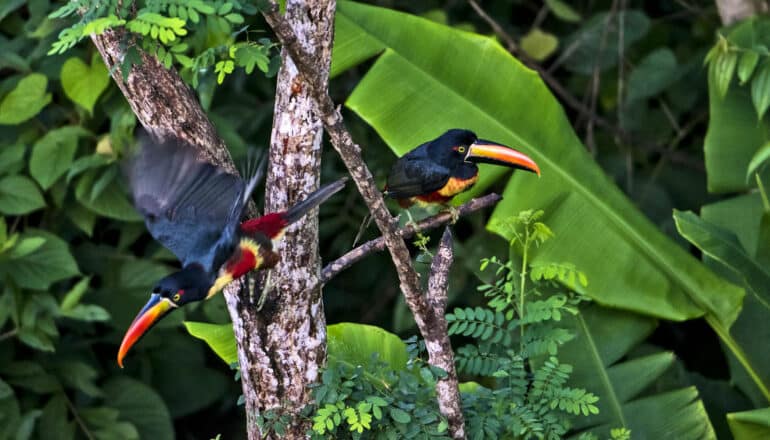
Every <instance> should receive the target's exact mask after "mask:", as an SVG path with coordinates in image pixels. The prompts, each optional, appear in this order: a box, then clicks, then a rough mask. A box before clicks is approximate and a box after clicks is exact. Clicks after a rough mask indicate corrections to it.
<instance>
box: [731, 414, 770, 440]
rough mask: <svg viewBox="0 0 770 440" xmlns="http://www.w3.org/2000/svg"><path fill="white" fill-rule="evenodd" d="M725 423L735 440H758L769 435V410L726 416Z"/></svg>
mask: <svg viewBox="0 0 770 440" xmlns="http://www.w3.org/2000/svg"><path fill="white" fill-rule="evenodd" d="M727 421H728V422H729V423H730V431H732V433H733V438H734V439H735V440H750V439H759V438H765V437H767V436H769V435H770V408H761V409H755V410H751V411H744V412H739V413H732V414H728V415H727Z"/></svg>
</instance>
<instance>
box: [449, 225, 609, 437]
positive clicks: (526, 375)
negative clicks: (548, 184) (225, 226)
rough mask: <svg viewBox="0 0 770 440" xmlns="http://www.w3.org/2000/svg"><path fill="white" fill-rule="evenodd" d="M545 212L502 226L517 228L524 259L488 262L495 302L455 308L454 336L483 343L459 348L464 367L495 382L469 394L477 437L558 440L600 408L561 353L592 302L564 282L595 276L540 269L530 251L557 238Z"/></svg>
mask: <svg viewBox="0 0 770 440" xmlns="http://www.w3.org/2000/svg"><path fill="white" fill-rule="evenodd" d="M542 217H543V212H542V211H523V212H521V213H519V214H518V215H517V216H515V217H511V218H510V219H507V220H506V221H505V222H504V225H502V227H504V228H506V229H507V230H508V231H509V232H510V233H511V236H512V238H511V240H510V241H509V246H510V248H511V251H513V250H515V249H518V250H519V254H520V255H522V258H521V261H519V260H517V259H514V258H510V259H509V260H507V261H501V260H500V259H498V258H496V257H493V258H488V259H483V260H482V262H481V270H482V271H488V270H492V271H493V273H494V279H493V282H492V283H488V284H483V285H481V286H479V287H478V290H479V291H480V292H483V293H484V296H485V297H486V298H487V300H488V303H487V305H488V307H487V308H483V307H476V308H465V309H463V308H456V309H455V310H454V312H453V313H450V314H447V322H448V323H449V334H450V335H462V336H467V337H470V338H472V339H475V340H476V341H477V344H471V345H466V346H463V347H460V348H459V349H458V350H457V353H456V355H455V359H456V362H457V368H458V371H459V372H464V373H467V374H472V375H474V376H486V377H488V378H489V380H492V381H493V383H494V386H493V387H492V388H491V389H488V388H485V387H475V389H473V390H472V391H470V392H468V393H466V394H465V395H464V401H463V403H464V411H465V412H466V414H467V416H466V423H467V425H468V432H469V434H470V436H471V437H472V438H481V437H483V438H509V437H512V438H548V439H558V438H562V437H563V436H564V435H566V433H567V432H568V430H569V427H570V426H571V417H570V416H581V415H582V416H588V415H591V414H598V413H599V408H598V407H597V406H596V403H597V401H598V400H599V399H598V397H597V396H596V395H594V394H592V393H590V392H587V391H586V390H585V389H582V388H572V387H569V386H567V382H568V381H569V379H570V376H571V373H572V370H573V367H572V365H569V364H566V363H563V362H561V361H560V359H559V349H560V347H561V346H563V345H564V344H565V343H567V342H568V341H570V340H571V339H573V338H574V333H572V332H570V331H568V330H567V329H566V328H564V327H563V326H562V318H563V316H565V315H576V314H577V313H578V308H577V306H578V304H579V303H580V302H582V301H584V300H585V298H584V297H582V296H581V295H580V294H578V293H576V292H575V291H573V290H566V291H563V290H562V288H561V286H562V284H559V282H561V281H562V280H564V281H567V282H569V281H571V282H572V284H573V285H574V284H575V280H580V281H579V282H580V285H581V286H582V287H585V286H587V284H588V282H587V279H586V277H585V275H584V274H582V273H581V272H580V271H578V270H576V269H575V268H574V266H572V265H569V264H549V265H542V266H540V267H539V268H538V269H537V270H536V271H533V270H532V268H531V266H530V262H529V260H528V255H530V254H531V251H532V250H533V249H534V248H536V247H538V246H541V245H542V244H543V243H545V242H546V241H547V240H548V239H550V238H552V237H553V236H554V234H553V232H552V231H551V229H550V228H548V226H546V225H545V224H544V223H542V222H540V221H539V219H540V218H542ZM511 256H513V253H511ZM528 275H529V277H528ZM528 278H529V280H528ZM528 282H529V283H531V285H528ZM567 284H568V283H565V284H564V285H567Z"/></svg>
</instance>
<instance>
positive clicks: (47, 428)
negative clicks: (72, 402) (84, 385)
mask: <svg viewBox="0 0 770 440" xmlns="http://www.w3.org/2000/svg"><path fill="white" fill-rule="evenodd" d="M64 399H65V398H64V396H63V395H62V394H60V393H57V394H55V395H54V396H53V397H51V399H49V400H48V403H46V404H45V406H44V407H43V414H42V415H41V416H40V424H39V426H38V433H39V434H40V437H41V438H45V439H51V440H72V439H74V438H75V421H74V420H73V421H70V420H69V409H68V408H67V403H66V401H65V400H64Z"/></svg>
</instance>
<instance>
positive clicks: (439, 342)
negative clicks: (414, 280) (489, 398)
mask: <svg viewBox="0 0 770 440" xmlns="http://www.w3.org/2000/svg"><path fill="white" fill-rule="evenodd" d="M453 260H454V255H453V253H452V233H451V232H450V231H449V227H448V226H447V227H445V228H444V234H443V235H442V236H441V242H440V243H439V246H438V250H437V251H436V256H435V257H433V263H432V264H431V266H430V273H431V275H430V278H429V279H428V290H427V292H426V296H427V297H428V303H429V304H430V306H431V308H432V309H433V314H434V315H435V316H436V325H435V326H434V327H433V328H431V331H429V332H428V334H426V335H424V336H425V348H426V350H427V351H428V356H429V357H430V360H431V361H430V362H431V364H433V365H435V366H436V367H439V368H441V369H443V370H444V371H446V373H447V375H446V377H444V378H443V379H440V380H439V381H438V382H437V383H436V394H437V395H438V404H439V409H440V411H441V414H443V415H444V417H446V418H447V422H448V423H449V432H451V433H452V437H453V438H456V439H461V438H465V421H464V419H463V412H462V406H461V404H460V391H459V389H458V387H457V372H456V371H455V365H454V353H453V352H452V344H451V342H450V341H449V334H448V332H447V322H446V318H444V313H445V311H446V306H447V287H448V286H449V269H450V268H451V267H452V261H453Z"/></svg>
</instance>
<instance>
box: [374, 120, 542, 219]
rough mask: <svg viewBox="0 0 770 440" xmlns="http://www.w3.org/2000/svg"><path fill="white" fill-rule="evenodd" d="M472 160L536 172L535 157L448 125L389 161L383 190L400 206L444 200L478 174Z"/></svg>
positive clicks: (538, 169) (443, 203)
mask: <svg viewBox="0 0 770 440" xmlns="http://www.w3.org/2000/svg"><path fill="white" fill-rule="evenodd" d="M476 163H491V164H495V165H504V166H507V167H511V168H519V169H522V170H526V171H531V172H533V173H537V175H538V176H539V175H540V168H539V167H538V166H537V164H536V163H535V161H533V160H532V159H530V158H529V156H527V155H525V154H524V153H520V152H518V151H516V150H514V149H512V148H510V147H507V146H505V145H502V144H500V143H498V142H492V141H487V140H484V139H479V138H478V137H476V134H475V133H473V132H472V131H469V130H460V129H452V130H449V131H447V132H446V133H444V134H442V135H441V136H439V137H437V138H436V139H433V140H432V141H428V142H426V143H424V144H422V145H420V146H418V147H417V148H415V149H413V150H412V151H410V152H408V153H406V154H405V155H403V156H402V157H401V158H400V159H398V160H397V161H396V163H394V164H393V167H392V168H391V169H390V174H389V175H388V180H387V184H386V186H385V194H386V195H387V196H389V197H391V198H394V199H396V200H397V201H398V204H399V205H401V207H403V208H407V207H409V206H411V205H412V204H413V203H417V204H420V205H431V204H441V205H445V204H447V203H448V202H449V201H450V200H451V199H452V197H454V196H455V195H457V194H460V193H461V192H463V191H467V190H468V189H470V188H471V187H472V186H473V184H474V183H476V180H478V178H479V169H478V167H477V166H476Z"/></svg>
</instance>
